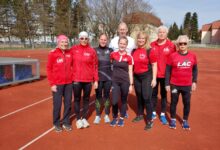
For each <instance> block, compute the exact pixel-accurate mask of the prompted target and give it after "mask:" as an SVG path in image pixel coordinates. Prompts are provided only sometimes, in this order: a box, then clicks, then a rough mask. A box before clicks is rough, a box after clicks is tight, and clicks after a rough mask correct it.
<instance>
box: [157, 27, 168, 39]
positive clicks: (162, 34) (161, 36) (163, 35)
mask: <svg viewBox="0 0 220 150" xmlns="http://www.w3.org/2000/svg"><path fill="white" fill-rule="evenodd" d="M166 38H167V32H166V30H165V29H160V30H159V31H158V39H159V40H165V39H166Z"/></svg>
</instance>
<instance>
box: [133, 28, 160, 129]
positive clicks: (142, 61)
mask: <svg viewBox="0 0 220 150" xmlns="http://www.w3.org/2000/svg"><path fill="white" fill-rule="evenodd" d="M148 47H149V44H148V36H147V34H146V32H139V33H138V34H137V49H135V50H133V52H132V57H133V59H134V89H135V93H136V96H137V107H138V109H137V117H135V118H134V119H133V120H132V122H139V121H141V120H143V119H144V108H145V107H146V111H147V125H146V127H145V130H149V129H151V128H152V126H153V120H152V99H151V95H152V91H153V87H155V85H156V76H157V57H156V55H155V52H154V51H152V50H151V49H148V50H147V48H148Z"/></svg>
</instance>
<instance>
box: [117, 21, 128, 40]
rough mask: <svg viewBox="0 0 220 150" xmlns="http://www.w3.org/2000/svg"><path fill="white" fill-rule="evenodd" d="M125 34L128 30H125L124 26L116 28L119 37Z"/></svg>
mask: <svg viewBox="0 0 220 150" xmlns="http://www.w3.org/2000/svg"><path fill="white" fill-rule="evenodd" d="M127 32H128V28H127V26H126V25H125V24H121V25H119V27H118V34H119V36H120V37H122V36H126V35H127Z"/></svg>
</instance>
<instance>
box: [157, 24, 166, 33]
mask: <svg viewBox="0 0 220 150" xmlns="http://www.w3.org/2000/svg"><path fill="white" fill-rule="evenodd" d="M160 30H165V31H166V33H168V28H167V27H166V26H163V25H162V26H159V27H158V29H157V33H159V31H160Z"/></svg>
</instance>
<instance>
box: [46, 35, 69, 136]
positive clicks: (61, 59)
mask: <svg viewBox="0 0 220 150" xmlns="http://www.w3.org/2000/svg"><path fill="white" fill-rule="evenodd" d="M56 40H57V47H56V49H54V50H52V51H50V53H49V54H48V62H47V78H48V81H49V84H50V86H51V91H52V95H53V124H54V128H55V131H56V132H61V131H62V127H63V128H64V129H65V130H67V131H71V130H72V127H71V124H70V114H71V101H72V72H73V70H72V69H73V63H72V62H73V59H72V54H71V52H70V50H69V40H68V38H67V36H65V35H59V36H57V38H56ZM62 98H63V99H64V112H63V119H62V127H61V120H60V111H61V106H62Z"/></svg>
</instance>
